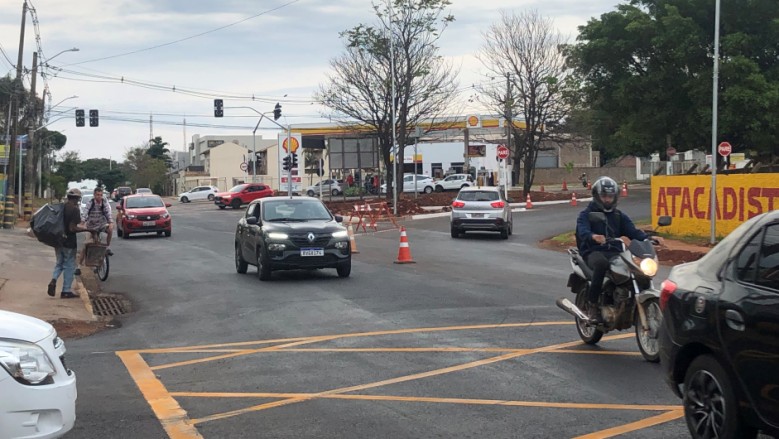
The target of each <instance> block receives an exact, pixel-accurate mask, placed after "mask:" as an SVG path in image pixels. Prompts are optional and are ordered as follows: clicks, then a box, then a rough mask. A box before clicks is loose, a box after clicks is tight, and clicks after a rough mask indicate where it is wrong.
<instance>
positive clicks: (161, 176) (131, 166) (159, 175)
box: [124, 146, 168, 189]
mask: <svg viewBox="0 0 779 439" xmlns="http://www.w3.org/2000/svg"><path fill="white" fill-rule="evenodd" d="M147 151H148V150H147V149H146V148H144V147H142V146H138V147H135V148H131V149H130V150H129V151H127V153H126V154H125V161H124V170H125V172H127V175H128V177H129V178H130V181H132V182H133V184H134V185H135V187H148V188H151V189H155V188H160V187H161V186H162V183H163V182H164V181H165V176H166V174H167V172H168V167H167V165H166V164H165V161H164V160H163V159H158V158H154V157H152V156H150V155H149V154H147Z"/></svg>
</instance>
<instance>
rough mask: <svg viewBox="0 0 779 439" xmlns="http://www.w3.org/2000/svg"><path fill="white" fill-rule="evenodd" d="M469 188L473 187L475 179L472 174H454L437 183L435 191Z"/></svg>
mask: <svg viewBox="0 0 779 439" xmlns="http://www.w3.org/2000/svg"><path fill="white" fill-rule="evenodd" d="M468 186H473V177H472V176H471V175H470V174H452V175H449V176H447V177H446V178H444V179H443V180H438V181H436V182H435V191H436V192H443V191H452V190H457V191H459V190H460V189H462V188H464V187H468Z"/></svg>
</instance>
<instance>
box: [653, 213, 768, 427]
mask: <svg viewBox="0 0 779 439" xmlns="http://www.w3.org/2000/svg"><path fill="white" fill-rule="evenodd" d="M660 308H661V309H662V311H663V328H662V330H661V331H660V360H661V364H662V365H663V368H664V369H665V379H666V381H667V382H668V384H669V385H670V386H671V389H672V390H673V392H674V393H675V394H676V396H678V397H680V398H682V401H683V407H684V417H685V420H686V421H687V427H688V429H689V430H690V433H691V434H692V436H693V437H694V438H712V437H721V438H732V437H755V435H756V432H757V430H758V429H761V430H764V431H765V432H766V433H769V434H773V435H779V210H774V211H771V212H768V213H764V214H762V215H759V216H756V217H754V218H752V219H750V220H748V221H746V222H745V223H744V224H742V225H740V226H739V227H738V228H736V229H735V230H734V231H733V232H731V233H730V234H729V235H728V236H727V237H725V239H723V240H722V241H721V242H720V243H719V244H717V245H716V246H715V247H714V248H712V249H711V250H710V251H709V252H708V253H707V254H706V255H705V256H703V257H702V258H701V259H699V260H698V261H695V262H690V263H687V264H682V265H677V266H676V267H674V268H673V269H672V270H671V273H670V274H669V276H668V279H667V280H665V281H664V282H663V284H662V290H661V293H660Z"/></svg>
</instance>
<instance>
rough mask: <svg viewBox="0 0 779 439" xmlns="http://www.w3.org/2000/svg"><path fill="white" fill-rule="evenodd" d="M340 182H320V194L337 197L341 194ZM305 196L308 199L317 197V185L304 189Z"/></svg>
mask: <svg viewBox="0 0 779 439" xmlns="http://www.w3.org/2000/svg"><path fill="white" fill-rule="evenodd" d="M341 183H342V182H341V181H339V180H333V179H329V178H328V179H327V180H322V194H323V195H324V194H328V195H333V196H335V195H339V194H340V193H341V192H343V189H342V188H341ZM306 195H308V196H309V197H318V196H319V183H317V184H315V185H313V186H309V187H307V188H306Z"/></svg>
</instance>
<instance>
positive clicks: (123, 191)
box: [114, 186, 133, 201]
mask: <svg viewBox="0 0 779 439" xmlns="http://www.w3.org/2000/svg"><path fill="white" fill-rule="evenodd" d="M115 192H116V194H115V195H114V201H119V200H121V199H122V198H123V197H126V196H127V195H132V193H133V190H132V189H131V188H129V187H128V186H119V187H118V188H116V190H115Z"/></svg>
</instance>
